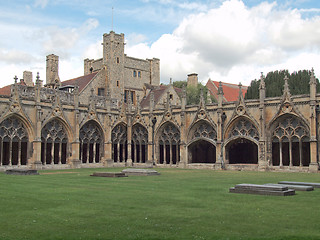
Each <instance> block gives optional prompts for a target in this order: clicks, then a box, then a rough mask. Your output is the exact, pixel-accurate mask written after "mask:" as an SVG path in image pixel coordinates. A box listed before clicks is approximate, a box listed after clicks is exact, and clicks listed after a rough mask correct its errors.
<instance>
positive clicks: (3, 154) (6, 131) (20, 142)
mask: <svg viewBox="0 0 320 240" xmlns="http://www.w3.org/2000/svg"><path fill="white" fill-rule="evenodd" d="M28 142H29V134H28V130H27V128H26V126H25V124H24V123H23V121H22V120H21V118H19V117H18V115H16V114H12V115H11V116H8V117H7V118H5V119H4V120H3V121H2V122H1V123H0V166H4V165H9V166H13V165H17V166H20V165H27V161H28Z"/></svg>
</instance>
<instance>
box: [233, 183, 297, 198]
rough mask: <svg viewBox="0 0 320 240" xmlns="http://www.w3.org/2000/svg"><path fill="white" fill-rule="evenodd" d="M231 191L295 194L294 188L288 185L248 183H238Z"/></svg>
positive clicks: (276, 194) (260, 193)
mask: <svg viewBox="0 0 320 240" xmlns="http://www.w3.org/2000/svg"><path fill="white" fill-rule="evenodd" d="M229 192H230V193H245V194H258V195H271V196H291V195H294V194H295V190H294V189H288V187H284V186H269V185H259V184H248V183H242V184H237V185H235V186H234V187H232V188H230V189H229Z"/></svg>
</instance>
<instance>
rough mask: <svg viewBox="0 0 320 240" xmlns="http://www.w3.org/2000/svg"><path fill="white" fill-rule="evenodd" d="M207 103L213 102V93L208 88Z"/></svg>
mask: <svg viewBox="0 0 320 240" xmlns="http://www.w3.org/2000/svg"><path fill="white" fill-rule="evenodd" d="M207 103H209V104H211V103H212V100H211V94H210V90H209V89H208V91H207Z"/></svg>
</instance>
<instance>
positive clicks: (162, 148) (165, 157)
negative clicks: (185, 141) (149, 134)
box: [159, 123, 180, 164]
mask: <svg viewBox="0 0 320 240" xmlns="http://www.w3.org/2000/svg"><path fill="white" fill-rule="evenodd" d="M179 144H180V131H179V130H178V128H177V127H176V126H174V125H173V124H172V123H167V124H165V126H164V127H162V129H160V132H159V153H160V154H159V155H160V164H176V163H178V162H179V160H180V157H179V156H180V149H179Z"/></svg>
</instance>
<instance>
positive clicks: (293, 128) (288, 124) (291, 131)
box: [272, 116, 310, 166]
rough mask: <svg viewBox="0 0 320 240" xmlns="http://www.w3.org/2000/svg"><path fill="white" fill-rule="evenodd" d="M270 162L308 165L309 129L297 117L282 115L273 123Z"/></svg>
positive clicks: (283, 164) (275, 164)
mask: <svg viewBox="0 0 320 240" xmlns="http://www.w3.org/2000/svg"><path fill="white" fill-rule="evenodd" d="M272 164H273V165H274V166H309V164H310V139H309V131H308V128H307V127H306V126H305V124H303V122H302V121H301V120H299V119H298V118H297V117H295V116H287V117H283V118H281V119H280V120H279V121H278V122H277V124H276V125H275V127H274V130H273V132H272Z"/></svg>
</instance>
